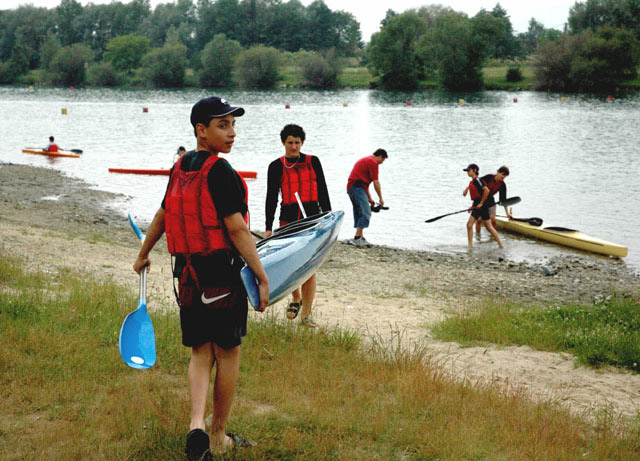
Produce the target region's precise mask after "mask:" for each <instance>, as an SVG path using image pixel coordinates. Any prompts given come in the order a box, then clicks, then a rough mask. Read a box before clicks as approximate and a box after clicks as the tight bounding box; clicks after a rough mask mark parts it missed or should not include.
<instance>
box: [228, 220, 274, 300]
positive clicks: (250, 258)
mask: <svg viewBox="0 0 640 461" xmlns="http://www.w3.org/2000/svg"><path fill="white" fill-rule="evenodd" d="M224 225H225V227H226V228H227V233H228V234H229V238H230V239H231V242H233V245H234V246H235V247H236V249H237V250H238V252H239V253H240V255H241V256H242V259H244V260H245V262H246V263H247V265H248V266H249V269H251V271H252V272H253V274H254V275H255V276H256V278H257V279H258V290H259V292H260V307H259V308H257V310H258V311H260V312H264V310H265V309H266V308H267V303H268V302H269V279H268V278H267V273H266V272H265V271H264V268H263V267H262V263H261V262H260V258H259V257H258V252H257V251H256V244H255V243H254V241H253V237H251V232H250V231H249V228H248V227H247V224H246V223H245V222H244V219H242V214H240V213H233V214H231V215H229V216H226V217H225V218H224Z"/></svg>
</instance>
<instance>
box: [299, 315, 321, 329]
mask: <svg viewBox="0 0 640 461" xmlns="http://www.w3.org/2000/svg"><path fill="white" fill-rule="evenodd" d="M300 324H301V325H303V326H305V327H310V328H315V327H317V326H318V324H317V323H316V322H314V321H313V320H312V319H311V318H310V317H307V318H304V319H300Z"/></svg>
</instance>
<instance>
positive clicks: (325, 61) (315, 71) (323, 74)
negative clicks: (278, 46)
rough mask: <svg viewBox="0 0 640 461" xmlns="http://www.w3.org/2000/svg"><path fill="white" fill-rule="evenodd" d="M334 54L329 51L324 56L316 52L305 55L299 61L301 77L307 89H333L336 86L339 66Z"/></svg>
mask: <svg viewBox="0 0 640 461" xmlns="http://www.w3.org/2000/svg"><path fill="white" fill-rule="evenodd" d="M338 62H339V61H338V60H337V59H336V56H335V53H334V52H333V51H329V52H327V53H326V55H325V56H323V55H321V54H320V53H318V52H310V53H307V54H305V56H303V57H302V59H301V60H300V68H301V69H302V77H303V78H304V84H305V86H308V87H309V88H318V89H325V88H334V87H336V86H338V75H339V74H340V66H339V64H338Z"/></svg>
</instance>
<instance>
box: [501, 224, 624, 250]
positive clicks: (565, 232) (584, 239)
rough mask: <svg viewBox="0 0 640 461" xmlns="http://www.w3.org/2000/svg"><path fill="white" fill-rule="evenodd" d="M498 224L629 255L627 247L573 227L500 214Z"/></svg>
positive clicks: (518, 231)
mask: <svg viewBox="0 0 640 461" xmlns="http://www.w3.org/2000/svg"><path fill="white" fill-rule="evenodd" d="M496 224H497V227H498V229H502V230H505V231H509V232H513V233H516V234H522V235H527V236H529V237H533V238H537V239H540V240H546V241H547V242H552V243H557V244H559V245H564V246H568V247H572V248H578V249H579V250H584V251H590V252H592V253H600V254H603V255H610V256H618V257H620V258H624V257H625V256H627V247H625V246H622V245H617V244H615V243H611V242H607V241H606V240H601V239H599V238H596V237H591V236H590V235H587V234H583V233H582V232H580V231H577V230H573V229H564V228H562V227H542V226H532V225H531V224H529V223H527V222H521V221H514V220H512V219H507V218H503V217H500V216H496Z"/></svg>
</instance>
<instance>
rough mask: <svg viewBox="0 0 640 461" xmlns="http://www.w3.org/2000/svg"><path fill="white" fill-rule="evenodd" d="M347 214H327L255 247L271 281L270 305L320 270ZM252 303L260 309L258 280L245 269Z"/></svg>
mask: <svg viewBox="0 0 640 461" xmlns="http://www.w3.org/2000/svg"><path fill="white" fill-rule="evenodd" d="M343 218H344V211H328V212H326V213H322V214H319V215H316V216H310V217H308V218H305V219H303V220H300V221H296V222H293V223H291V224H287V225H286V226H284V227H281V228H280V229H276V230H275V231H274V232H273V235H272V236H271V237H269V238H266V239H263V240H260V241H259V242H258V243H256V247H257V249H258V256H259V257H260V261H261V262H262V266H263V267H264V270H265V271H266V273H267V276H268V277H269V305H271V304H273V303H275V302H278V301H279V300H281V299H282V298H284V297H285V296H287V295H288V294H289V293H291V292H292V291H293V290H295V289H296V288H297V287H299V286H300V285H302V283H303V282H305V281H306V280H307V279H308V278H309V277H311V275H312V274H313V273H314V272H316V271H317V270H318V268H319V267H320V266H321V265H322V263H323V262H324V260H325V259H326V258H327V256H329V253H330V251H329V250H331V247H333V245H334V244H335V243H336V241H337V239H338V234H339V232H340V225H341V224H342V219H343ZM240 277H241V278H242V283H243V284H244V286H245V288H246V290H247V295H248V297H249V302H250V303H251V305H252V306H253V307H254V308H255V307H259V306H260V294H259V292H258V285H257V283H256V278H255V276H254V275H253V272H251V269H249V266H245V267H243V268H242V270H241V271H240Z"/></svg>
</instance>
